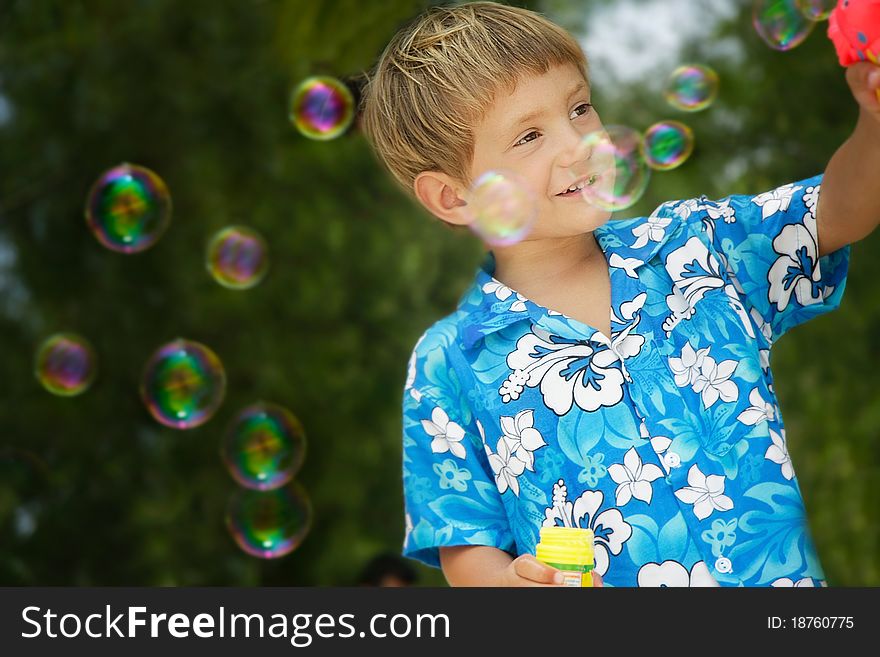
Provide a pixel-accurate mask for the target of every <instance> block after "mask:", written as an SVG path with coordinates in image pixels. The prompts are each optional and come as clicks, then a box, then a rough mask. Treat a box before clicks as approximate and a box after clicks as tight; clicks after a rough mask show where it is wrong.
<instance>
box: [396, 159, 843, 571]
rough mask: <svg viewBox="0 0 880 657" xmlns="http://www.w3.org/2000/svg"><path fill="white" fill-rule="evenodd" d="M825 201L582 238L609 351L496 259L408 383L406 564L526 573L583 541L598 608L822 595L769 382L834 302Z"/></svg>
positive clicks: (806, 193) (775, 200) (698, 214)
mask: <svg viewBox="0 0 880 657" xmlns="http://www.w3.org/2000/svg"><path fill="white" fill-rule="evenodd" d="M820 184H821V176H817V177H814V178H810V179H808V180H804V181H801V182H797V183H793V184H788V185H784V186H782V187H779V188H778V189H775V190H773V191H771V192H767V193H765V194H759V195H757V196H730V197H727V198H725V199H722V200H720V201H710V200H708V199H707V198H706V197H700V198H695V199H690V200H684V201H675V202H669V203H664V204H663V205H661V206H660V207H658V208H657V209H656V210H655V211H654V212H653V213H652V215H651V216H650V217H637V218H634V219H625V220H613V221H610V222H608V223H607V224H605V225H604V226H601V227H600V228H598V229H596V231H595V236H596V239H597V241H598V243H599V245H600V247H601V248H602V251H603V252H604V254H605V257H606V260H607V262H608V266H609V272H610V278H611V329H612V330H611V335H610V336H606V335H603V334H602V332H601V331H599V330H597V329H595V328H592V327H590V326H587V325H585V324H583V323H581V322H579V321H577V320H575V319H572V318H569V317H567V316H565V315H564V314H562V313H559V312H556V311H554V310H552V309H548V308H544V307H542V306H540V305H538V304H536V303H534V302H532V301H531V300H529V299H527V298H525V297H523V296H522V295H521V294H519V293H517V292H516V291H515V290H512V289H510V288H509V287H506V286H505V285H503V284H502V283H500V282H499V281H497V280H496V279H494V278H493V277H492V273H493V271H494V261H493V257H492V254H491V253H489V254H488V257H487V259H486V261H485V262H484V264H483V265H482V267H481V268H480V269H479V270H478V271H477V274H476V280H475V281H474V283H473V285H472V286H471V287H470V288H469V289H468V290H467V292H466V293H465V294H464V295H463V296H462V298H461V301H460V302H459V305H458V308H457V310H456V311H455V312H453V313H452V314H450V315H449V316H447V317H444V318H443V319H441V320H440V321H438V322H437V323H436V324H434V325H433V326H431V327H430V328H429V329H428V330H427V331H426V332H425V333H424V335H423V336H422V337H421V339H420V340H419V342H418V343H417V344H416V346H415V348H414V350H413V354H412V357H411V359H410V362H409V372H408V377H407V381H406V386H405V388H404V392H403V486H404V498H405V506H406V538H405V540H404V550H403V552H404V554H405V555H406V556H408V557H411V558H414V559H418V560H421V561H423V562H425V563H427V564H430V565H432V566H439V550H438V548H439V547H440V546H452V545H488V546H493V547H496V548H498V549H501V550H505V551H506V552H508V553H510V554H511V555H518V554H523V553H531V554H534V553H535V545H536V543H537V541H538V533H539V530H540V528H541V526H542V525H565V526H574V527H584V528H590V529H592V530H593V532H594V536H595V539H594V541H595V542H594V548H595V555H596V570H597V571H598V572H599V574H601V575H602V576H603V578H604V581H605V584H606V585H610V586H717V585H721V586H816V585H824V583H825V582H824V574H823V572H822V567H821V565H820V563H819V559H818V557H817V555H816V549H815V546H814V544H813V540H812V538H811V536H810V532H809V528H808V525H807V520H806V515H805V511H804V503H803V499H802V497H801V492H800V489H799V487H798V482H797V478H796V477H795V472H794V469H793V467H792V463H791V459H790V458H789V454H788V450H787V448H786V440H785V429H784V428H783V423H782V417H781V415H780V411H779V405H778V402H777V399H776V394H775V393H774V390H773V376H772V373H771V371H770V353H771V349H772V346H773V344H774V343H775V342H776V340H778V339H779V337H780V336H781V335H782V334H783V333H785V332H786V331H787V330H788V329H790V328H791V327H793V326H795V325H797V324H799V323H801V322H805V321H807V320H809V319H810V318H812V317H815V316H817V315H821V314H823V313H825V312H828V311H830V310H833V309H834V308H836V307H837V306H838V305H839V304H840V300H841V297H842V296H843V291H844V286H845V284H846V274H847V270H848V267H849V252H850V247H849V246H846V247H844V248H841V249H840V250H838V251H836V252H834V253H831V254H828V255H825V256H824V257H822V258H819V257H818V239H817V227H816V214H815V213H816V206H817V203H818V197H819V188H820Z"/></svg>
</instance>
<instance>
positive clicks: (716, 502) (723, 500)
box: [675, 463, 733, 520]
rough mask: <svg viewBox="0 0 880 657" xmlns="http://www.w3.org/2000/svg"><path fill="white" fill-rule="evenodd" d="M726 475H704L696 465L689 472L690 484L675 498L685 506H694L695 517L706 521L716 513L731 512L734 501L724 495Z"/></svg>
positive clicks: (680, 490) (677, 493)
mask: <svg viewBox="0 0 880 657" xmlns="http://www.w3.org/2000/svg"><path fill="white" fill-rule="evenodd" d="M724 479H725V477H724V475H709V476H708V477H707V476H706V475H704V474H703V472H702V471H701V470H700V468H699V466H698V465H697V464H696V463H695V464H694V465H692V466H691V469H690V470H688V484H690V485H689V486H685V487H684V488H679V489H678V490H677V491H675V496H676V497H677V498H678V499H680V500H681V501H682V502H684V503H685V504H693V505H694V515H695V516H697V518H699V519H700V520H705V519H706V518H708V517H709V516H710V515H712V513H713V512H715V511H730V510H731V509H732V508H733V500H731V499H730V498H729V497H727V495H725V494H724Z"/></svg>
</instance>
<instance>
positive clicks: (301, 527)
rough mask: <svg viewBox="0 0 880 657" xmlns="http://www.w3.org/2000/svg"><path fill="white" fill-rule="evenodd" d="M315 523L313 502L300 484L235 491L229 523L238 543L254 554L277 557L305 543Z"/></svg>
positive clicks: (230, 501) (230, 508)
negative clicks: (304, 540) (313, 519)
mask: <svg viewBox="0 0 880 657" xmlns="http://www.w3.org/2000/svg"><path fill="white" fill-rule="evenodd" d="M311 524H312V505H311V503H310V501H309V498H308V496H307V495H306V492H305V490H304V489H303V488H302V486H300V485H299V484H298V483H293V484H290V485H289V486H284V487H282V488H276V489H274V490H267V491H258V490H251V489H248V488H240V489H238V490H237V491H235V492H234V493H233V494H232V497H231V498H230V500H229V506H228V508H227V511H226V526H227V528H228V529H229V532H230V533H231V534H232V538H233V539H235V542H236V543H238V546H239V547H240V548H241V549H242V550H244V551H245V552H247V553H248V554H250V555H251V556H254V557H259V558H261V559H275V558H277V557H283V556H284V555H286V554H290V553H291V552H292V551H293V550H295V549H296V548H297V547H299V545H300V544H301V543H302V542H303V539H304V538H305V537H306V534H308V532H309V528H310V527H311Z"/></svg>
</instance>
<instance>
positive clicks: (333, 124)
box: [290, 76, 355, 140]
mask: <svg viewBox="0 0 880 657" xmlns="http://www.w3.org/2000/svg"><path fill="white" fill-rule="evenodd" d="M354 115H355V111H354V96H352V93H351V91H350V90H349V89H348V87H346V86H345V84H343V83H342V82H340V81H339V80H337V79H336V78H331V77H326V76H316V77H311V78H307V79H305V80H303V81H302V82H300V83H299V85H298V86H297V87H296V89H294V91H293V94H292V95H291V100H290V120H291V121H292V122H293V124H294V125H295V126H296V128H297V130H299V131H300V132H301V133H302V134H303V135H304V136H306V137H308V138H309V139H320V140H325V139H333V138H335V137H338V136H339V135H341V134H342V133H344V132H345V131H346V130H348V128H349V126H350V125H351V123H352V121H353V120H354Z"/></svg>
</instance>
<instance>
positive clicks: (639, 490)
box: [608, 447, 664, 506]
mask: <svg viewBox="0 0 880 657" xmlns="http://www.w3.org/2000/svg"><path fill="white" fill-rule="evenodd" d="M608 474H609V475H611V478H612V479H613V480H614V483H616V484H618V486H617V491H616V492H615V495H616V498H617V499H616V501H615V502H616V504H617V506H624V505H625V504H626V503H627V502H629V501H630V500H631V499H632V498H636V499H637V500H641V501H642V502H645V503H646V504H650V503H651V497H652V496H653V494H654V491H653V489H652V488H651V482H652V481H654V480H655V479H659V478H661V477H663V476H664V475H663V470H661V469H660V468H659V467H657V466H656V465H654V464H653V463H646V464H642V459H641V457H639V454H638V452H636V450H635V447H630V448H629V449H628V450H627V451H626V454H624V456H623V464H620V463H614V464H613V465H611V466H610V467H609V468H608Z"/></svg>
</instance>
